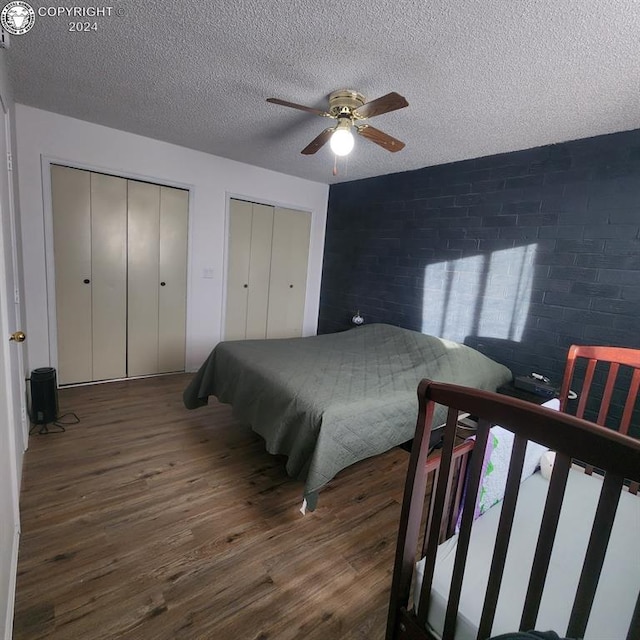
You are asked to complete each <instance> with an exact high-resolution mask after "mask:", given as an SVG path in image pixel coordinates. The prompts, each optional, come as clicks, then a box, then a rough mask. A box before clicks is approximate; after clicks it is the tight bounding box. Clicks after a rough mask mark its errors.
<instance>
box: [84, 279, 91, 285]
mask: <svg viewBox="0 0 640 640" xmlns="http://www.w3.org/2000/svg"><path fill="white" fill-rule="evenodd" d="M82 282H84V283H85V284H89V283H90V282H91V280H89V278H85V279H84V280H83V281H82Z"/></svg>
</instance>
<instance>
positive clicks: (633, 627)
mask: <svg viewBox="0 0 640 640" xmlns="http://www.w3.org/2000/svg"><path fill="white" fill-rule="evenodd" d="M638 638H640V593H638V599H637V600H636V606H635V609H634V610H633V616H631V624H630V625H629V631H628V632H627V640H637V639H638Z"/></svg>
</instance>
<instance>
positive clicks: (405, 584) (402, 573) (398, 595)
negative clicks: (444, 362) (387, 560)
mask: <svg viewBox="0 0 640 640" xmlns="http://www.w3.org/2000/svg"><path fill="white" fill-rule="evenodd" d="M427 384H428V383H427V382H426V381H424V380H423V381H422V382H421V383H420V385H419V386H418V397H419V398H421V397H423V396H424V393H425V388H426V386H427ZM433 413H434V404H433V403H432V402H429V403H427V404H426V405H425V404H424V403H423V402H420V409H419V413H418V421H417V424H416V432H415V436H414V438H413V446H412V447H411V456H410V457H409V466H408V469H407V480H406V482H405V486H404V496H403V499H402V510H401V515H400V528H399V531H398V545H397V547H396V556H395V561H394V569H393V580H392V582H391V594H392V596H391V598H390V602H389V617H388V619H387V633H386V637H387V638H392V637H394V634H395V628H396V622H397V615H398V611H399V610H400V608H401V607H404V606H406V604H407V602H408V600H409V593H410V591H411V576H412V575H413V568H414V565H415V561H416V557H415V549H416V546H417V544H418V538H419V536H420V521H421V517H422V506H423V505H424V497H425V492H426V480H427V455H428V454H429V439H430V435H431V429H430V425H432V423H433Z"/></svg>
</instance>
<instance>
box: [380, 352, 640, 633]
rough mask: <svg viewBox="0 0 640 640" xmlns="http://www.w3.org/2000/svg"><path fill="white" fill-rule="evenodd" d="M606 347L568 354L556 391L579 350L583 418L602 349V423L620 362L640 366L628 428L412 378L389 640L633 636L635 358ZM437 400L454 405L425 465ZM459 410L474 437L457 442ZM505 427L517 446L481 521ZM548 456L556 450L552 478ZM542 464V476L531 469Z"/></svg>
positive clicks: (638, 467) (637, 583)
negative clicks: (474, 423) (473, 420)
mask: <svg viewBox="0 0 640 640" xmlns="http://www.w3.org/2000/svg"><path fill="white" fill-rule="evenodd" d="M605 349H606V348H601V350H600V351H598V350H596V351H593V348H582V349H580V348H575V349H574V348H572V349H571V350H570V357H569V362H568V366H567V370H566V373H565V380H564V384H563V393H564V394H565V395H566V394H567V392H568V390H569V388H570V377H571V375H572V374H573V370H574V365H575V363H574V359H575V356H576V355H577V354H581V355H584V357H586V358H587V360H588V361H589V364H588V365H587V376H586V378H587V385H586V387H585V385H583V386H582V388H581V389H578V391H579V397H580V401H579V407H578V412H579V413H580V412H581V411H582V409H583V407H584V406H585V404H586V398H585V395H586V394H587V392H588V390H589V387H590V386H591V380H590V378H592V377H593V376H591V375H589V374H588V371H589V369H591V373H592V374H593V370H594V369H595V365H596V361H597V358H598V354H604V353H607V354H608V356H610V359H609V362H613V365H612V366H611V367H610V368H609V372H610V373H609V375H608V376H606V380H607V383H606V384H605V385H604V389H603V401H602V407H603V410H601V411H600V412H599V421H601V422H603V423H604V420H605V418H606V413H607V411H608V409H609V404H610V400H611V397H612V394H613V390H614V380H615V377H616V374H617V373H618V369H619V365H620V362H618V363H616V362H615V358H618V360H620V359H622V362H625V361H626V364H628V365H629V366H630V367H632V368H633V367H636V368H635V369H633V374H632V375H631V376H629V377H630V385H629V391H628V392H625V393H626V396H625V397H626V399H627V400H626V404H625V406H624V407H623V411H622V415H623V420H622V423H621V430H622V431H623V433H619V432H616V431H614V430H612V429H609V428H605V427H603V426H601V425H598V424H595V423H593V422H588V421H586V420H584V419H582V418H578V417H575V416H571V415H567V414H565V413H562V412H558V411H554V410H552V409H550V408H546V407H538V406H537V405H534V404H530V403H526V402H524V401H522V400H518V399H515V398H509V397H505V396H500V395H497V394H494V393H489V392H483V391H477V390H473V389H467V388H463V387H459V386H456V385H448V384H442V383H436V382H432V381H428V380H425V381H423V382H422V383H421V384H420V387H419V390H418V396H419V404H420V412H419V417H418V422H417V428H416V433H415V438H414V445H413V448H412V452H411V459H410V462H409V470H408V474H407V482H406V487H405V495H404V500H403V506H402V515H401V521H400V526H399V536H398V546H397V550H396V560H395V566H394V573H393V579H392V586H391V599H390V607H389V618H388V625H387V636H386V637H387V640H392V639H397V640H404V639H411V640H427V639H428V640H436V639H437V640H440V639H444V640H454V639H455V640H476V638H477V639H478V640H480V639H486V638H489V637H492V636H495V635H498V634H507V633H511V632H515V631H516V630H523V631H526V630H531V629H534V628H535V629H538V630H540V631H548V630H554V631H555V632H557V633H558V634H559V635H560V636H561V637H564V636H565V635H566V637H568V638H585V640H623V639H624V638H626V639H627V640H632V639H633V640H638V638H640V598H639V591H640V549H639V548H638V545H637V536H638V532H640V496H638V495H637V491H638V484H637V483H638V480H639V479H640V442H639V441H638V440H636V439H635V438H631V437H629V436H628V435H625V433H626V432H627V431H629V430H630V427H633V425H632V424H631V422H630V417H631V416H632V415H633V407H634V404H635V401H636V397H637V393H638V381H639V380H640V372H639V371H640V369H638V368H637V367H640V351H634V350H622V349H617V350H616V352H615V354H614V353H613V352H612V350H610V351H609V352H606V351H605ZM611 372H613V374H612V373H611ZM623 395H624V394H623ZM583 398H584V400H583ZM556 402H557V403H558V404H560V402H558V401H556ZM561 403H562V408H563V409H564V408H566V406H567V403H566V400H564V399H561ZM436 404H440V405H444V406H446V407H448V411H447V425H446V427H445V428H444V438H443V448H442V453H441V454H439V455H438V456H436V457H431V458H429V459H427V454H428V451H429V446H428V442H429V431H430V425H431V424H432V423H433V424H436V423H437V421H433V422H432V420H433V416H434V409H435V406H436ZM459 412H464V413H471V414H473V415H474V416H476V417H477V418H478V429H477V434H476V437H475V440H473V441H470V440H467V441H465V442H462V443H460V442H459V441H457V440H456V425H457V421H458V414H459ZM492 425H500V426H499V427H493V426H492ZM503 433H505V434H509V437H510V438H511V440H510V445H509V447H510V448H508V449H507V453H506V456H505V455H502V459H503V460H504V462H503V468H502V470H501V471H500V473H502V474H503V476H504V480H505V482H504V483H503V485H502V489H501V490H502V493H501V496H500V498H499V501H498V502H497V504H495V505H492V504H491V501H489V504H488V508H487V509H486V510H484V512H483V513H481V515H480V512H481V511H482V510H481V509H479V505H480V503H481V501H482V499H483V495H484V493H483V492H484V490H485V486H484V484H483V483H484V481H485V479H486V478H487V476H488V473H487V470H488V469H490V471H491V473H492V474H497V473H498V472H497V464H498V462H497V461H498V460H500V459H501V458H500V456H497V457H496V456H494V452H495V448H497V447H496V442H497V441H498V440H499V439H500V438H502V437H503V436H502V434H503ZM496 434H498V437H496ZM536 447H537V448H538V449H537V450H535V449H536ZM547 449H551V450H553V451H554V452H555V462H553V465H552V467H551V471H550V473H547V472H546V471H547V470H545V468H544V463H545V461H549V460H552V459H553V455H551V454H550V453H548V452H546V450H547ZM541 452H544V453H542V454H541ZM536 456H537V457H538V458H539V459H540V460H541V461H542V462H543V469H542V472H541V471H540V470H535V466H537V464H536V465H532V464H531V460H535V459H536ZM576 460H577V461H580V462H579V463H576ZM491 463H493V464H491ZM528 466H529V467H530V469H529V470H527V467H528ZM594 469H595V471H594ZM425 498H426V500H425ZM514 637H515V636H514ZM505 638H506V636H505Z"/></svg>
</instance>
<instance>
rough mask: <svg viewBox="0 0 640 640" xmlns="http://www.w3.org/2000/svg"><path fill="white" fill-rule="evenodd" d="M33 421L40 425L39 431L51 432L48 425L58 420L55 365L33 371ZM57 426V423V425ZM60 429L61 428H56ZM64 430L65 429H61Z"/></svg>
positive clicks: (30, 380)
mask: <svg viewBox="0 0 640 640" xmlns="http://www.w3.org/2000/svg"><path fill="white" fill-rule="evenodd" d="M29 383H30V386H31V412H30V416H29V417H30V418H31V423H32V424H34V425H36V426H40V430H39V431H38V433H49V432H50V430H49V427H48V426H47V425H50V424H51V425H55V422H56V421H57V420H58V382H57V378H56V370H55V369H54V368H53V367H40V368H39V369H34V370H33V371H32V372H31V377H30V378H29ZM55 426H57V425H55ZM57 430H60V429H56V431H57ZM61 430H62V431H64V429H61Z"/></svg>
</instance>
